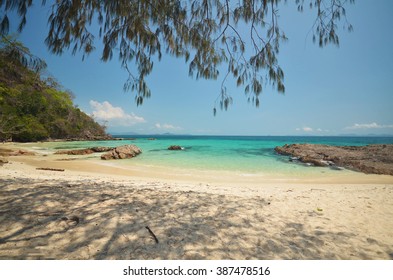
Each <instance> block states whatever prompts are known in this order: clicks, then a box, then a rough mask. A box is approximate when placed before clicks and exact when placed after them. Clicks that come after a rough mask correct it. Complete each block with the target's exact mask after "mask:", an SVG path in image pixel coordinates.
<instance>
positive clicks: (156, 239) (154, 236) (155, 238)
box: [145, 226, 158, 244]
mask: <svg viewBox="0 0 393 280" xmlns="http://www.w3.org/2000/svg"><path fill="white" fill-rule="evenodd" d="M145 228H146V229H147V230H148V231H149V233H150V234H151V236H153V238H154V240H155V241H156V243H157V244H158V238H157V236H156V235H155V234H154V232H153V231H152V230H151V229H150V228H149V227H148V226H146V227H145Z"/></svg>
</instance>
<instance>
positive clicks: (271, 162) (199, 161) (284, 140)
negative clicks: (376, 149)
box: [36, 135, 393, 174]
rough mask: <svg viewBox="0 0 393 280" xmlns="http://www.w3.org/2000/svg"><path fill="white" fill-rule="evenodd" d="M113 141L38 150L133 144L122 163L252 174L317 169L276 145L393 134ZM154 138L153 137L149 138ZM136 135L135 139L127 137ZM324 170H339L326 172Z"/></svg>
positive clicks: (378, 140) (366, 140)
mask: <svg viewBox="0 0 393 280" xmlns="http://www.w3.org/2000/svg"><path fill="white" fill-rule="evenodd" d="M117 137H122V138H125V139H124V140H116V141H81V142H53V143H45V144H44V145H43V146H41V147H36V148H37V149H49V151H54V150H59V149H78V148H87V147H94V146H111V147H115V146H120V145H126V144H134V145H137V146H138V147H140V148H141V149H142V151H143V152H142V154H141V155H139V156H138V157H136V158H133V159H127V160H124V161H122V162H121V164H125V165H144V166H158V167H160V166H163V167H175V168H186V169H197V170H218V171H220V170H225V171H236V172H241V173H244V174H253V173H261V172H262V173H268V174H275V173H280V174H282V173H286V174H288V173H292V174H297V173H310V172H320V170H321V169H320V168H315V167H307V166H305V165H302V164H295V163H291V162H289V160H288V157H285V156H280V155H277V154H276V153H275V152H274V148H275V147H276V146H282V145H284V144H291V143H316V144H328V145H346V146H349V145H352V146H359V145H367V144H382V143H383V144H392V143H393V137H293V136H292V137H289V136H282V137H276V136H274V137H273V136H272V137H269V136H263V137H251V136H139V135H138V136H129V135H119V136H117ZM151 137H154V138H156V140H148V138H151ZM129 138H135V139H129ZM171 145H179V146H182V147H184V150H181V151H170V150H168V147H169V146H171ZM324 170H325V171H324V172H341V171H333V170H332V171H328V170H327V168H324Z"/></svg>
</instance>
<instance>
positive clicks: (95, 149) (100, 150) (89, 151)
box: [55, 147, 113, 156]
mask: <svg viewBox="0 0 393 280" xmlns="http://www.w3.org/2000/svg"><path fill="white" fill-rule="evenodd" d="M111 150H113V148H112V147H93V148H87V149H77V150H66V151H57V152H56V153H55V154H57V155H73V156H76V155H89V154H92V153H103V152H109V151H111Z"/></svg>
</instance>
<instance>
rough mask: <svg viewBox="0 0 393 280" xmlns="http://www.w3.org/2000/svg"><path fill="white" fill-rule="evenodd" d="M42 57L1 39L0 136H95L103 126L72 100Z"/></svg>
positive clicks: (19, 138)
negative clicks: (47, 74) (45, 72)
mask: <svg viewBox="0 0 393 280" xmlns="http://www.w3.org/2000/svg"><path fill="white" fill-rule="evenodd" d="M45 67H46V64H45V62H44V61H42V60H40V59H39V58H37V57H35V56H33V55H31V54H30V52H29V50H28V49H27V48H26V47H24V46H23V45H22V44H21V43H19V42H16V41H15V40H12V39H10V38H3V39H2V41H1V42H0V140H1V141H4V140H10V139H12V140H13V141H21V142H27V141H38V140H45V139H48V138H52V139H69V138H83V139H97V138H104V137H106V133H105V129H104V128H103V127H102V126H101V125H99V124H98V123H96V122H95V121H94V120H93V119H92V118H91V117H89V116H88V115H86V114H85V113H84V112H82V111H81V110H80V109H78V108H76V107H75V106H74V105H73V102H72V93H70V92H68V91H66V90H64V89H62V88H61V86H60V85H59V84H58V83H57V82H56V81H55V80H54V79H53V78H51V77H47V78H44V77H43V76H44V75H43V74H42V73H43V70H44V69H45Z"/></svg>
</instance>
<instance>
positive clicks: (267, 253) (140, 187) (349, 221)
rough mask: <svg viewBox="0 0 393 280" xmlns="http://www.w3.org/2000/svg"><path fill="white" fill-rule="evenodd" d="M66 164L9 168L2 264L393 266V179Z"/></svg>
mask: <svg viewBox="0 0 393 280" xmlns="http://www.w3.org/2000/svg"><path fill="white" fill-rule="evenodd" d="M4 148H5V147H4ZM60 157H61V156H51V155H48V156H44V155H39V156H15V157H9V158H8V160H9V161H10V163H8V164H4V165H3V166H1V167H0V173H1V176H0V212H1V213H2V215H1V216H0V232H1V234H0V259H385V260H387V259H393V219H391V217H393V203H392V201H393V180H392V178H393V176H384V175H365V174H361V173H355V172H354V174H355V176H347V177H346V180H349V181H345V180H343V179H342V178H341V180H333V179H334V178H332V180H331V181H327V180H326V178H325V179H318V178H313V179H310V178H309V179H307V180H300V179H299V178H298V179H297V180H294V179H292V180H289V179H288V178H269V177H263V176H243V177H239V176H237V175H234V174H232V177H231V176H230V175H231V174H225V176H229V177H225V176H223V177H224V178H221V179H220V178H216V177H215V176H217V174H219V173H217V172H213V173H209V172H207V173H196V172H195V171H191V170H188V171H187V172H189V175H187V174H183V175H181V176H180V175H179V174H178V175H177V177H176V176H173V175H172V174H171V173H169V174H168V171H169V170H170V168H164V169H162V170H157V168H147V167H146V166H138V167H137V168H134V169H129V168H126V169H124V168H121V167H120V168H119V167H117V166H110V165H111V164H112V163H110V164H109V165H108V162H104V163H105V165H103V164H101V163H97V162H95V159H81V160H72V161H56V159H57V158H60ZM82 158H83V157H82ZM49 163H50V164H49ZM52 164H53V165H52ZM115 165H116V164H115ZM36 167H59V168H60V167H61V168H65V171H64V172H57V171H45V170H36ZM176 171H177V170H175V171H173V170H172V172H174V173H175V174H176ZM221 174H223V173H221ZM194 175H195V176H194ZM336 179H337V178H336ZM324 180H325V181H324ZM351 180H352V181H351ZM147 226H148V227H149V228H150V229H151V230H152V231H153V232H154V234H155V235H156V236H157V238H158V241H159V243H157V242H156V241H155V240H154V238H152V236H151V234H150V233H149V231H148V230H147V229H146V227H147Z"/></svg>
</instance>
